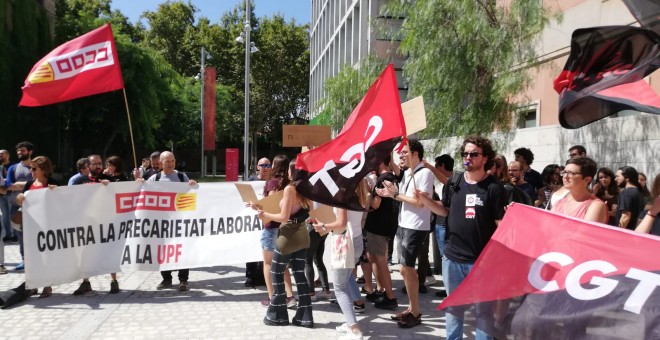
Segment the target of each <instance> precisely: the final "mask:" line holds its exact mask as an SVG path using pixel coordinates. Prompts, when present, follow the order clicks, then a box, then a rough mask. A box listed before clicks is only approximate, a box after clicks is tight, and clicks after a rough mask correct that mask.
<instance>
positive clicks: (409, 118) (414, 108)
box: [401, 96, 426, 136]
mask: <svg viewBox="0 0 660 340" xmlns="http://www.w3.org/2000/svg"><path fill="white" fill-rule="evenodd" d="M401 110H402V111H403V120H404V121H405V122H406V132H407V133H408V135H409V136H410V135H412V134H414V133H415V132H419V131H422V130H424V129H426V111H425V110H424V98H423V97H422V96H419V97H416V98H413V99H411V100H409V101H407V102H405V103H403V104H401Z"/></svg>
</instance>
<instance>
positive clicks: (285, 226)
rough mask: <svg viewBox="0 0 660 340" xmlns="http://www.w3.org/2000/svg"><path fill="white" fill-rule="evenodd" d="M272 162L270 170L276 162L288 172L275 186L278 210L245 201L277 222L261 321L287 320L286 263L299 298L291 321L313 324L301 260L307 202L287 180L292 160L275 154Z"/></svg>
mask: <svg viewBox="0 0 660 340" xmlns="http://www.w3.org/2000/svg"><path fill="white" fill-rule="evenodd" d="M273 163H274V165H275V167H274V168H273V171H276V170H278V169H279V168H278V166H286V168H287V169H288V176H284V177H281V180H280V186H279V187H276V188H277V189H281V190H283V191H284V192H283V196H282V200H281V201H280V212H279V213H277V214H272V213H268V212H265V211H263V210H262V209H261V207H260V206H259V205H258V204H257V203H255V202H249V203H248V205H249V206H250V207H251V208H252V209H254V210H256V211H257V215H258V217H259V218H260V219H262V220H264V219H269V220H272V221H274V222H278V223H281V225H280V226H279V232H278V237H277V240H276V242H275V251H274V255H273V260H272V264H271V267H272V269H271V270H272V285H273V287H274V290H273V295H272V298H271V300H270V305H269V306H268V311H267V312H266V316H265V317H264V324H266V325H269V326H286V325H288V324H289V315H288V313H287V301H286V291H285V289H284V272H285V271H286V270H287V269H286V266H287V264H290V265H291V268H292V269H293V275H294V277H295V279H296V287H297V289H298V296H299V299H300V300H299V304H298V308H297V310H296V315H295V316H294V317H293V319H292V321H291V323H292V324H294V325H296V326H301V327H307V328H312V327H314V317H313V315H312V300H311V297H310V296H309V286H308V284H307V278H306V277H305V261H306V258H307V248H308V247H309V234H308V232H307V228H306V227H305V221H306V220H307V218H308V217H309V209H310V204H311V202H310V201H309V200H308V199H306V198H305V197H303V196H301V195H300V194H299V193H297V192H296V188H295V186H294V184H293V182H292V181H291V179H292V178H291V177H292V175H293V173H292V172H293V170H294V164H291V166H289V159H288V158H287V157H286V156H284V155H278V156H275V159H274V160H273ZM294 163H295V162H294ZM282 186H284V187H282Z"/></svg>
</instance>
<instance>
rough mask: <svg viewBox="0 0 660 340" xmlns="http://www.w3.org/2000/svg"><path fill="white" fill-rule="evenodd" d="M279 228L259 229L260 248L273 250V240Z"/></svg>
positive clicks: (275, 238)
mask: <svg viewBox="0 0 660 340" xmlns="http://www.w3.org/2000/svg"><path fill="white" fill-rule="evenodd" d="M278 231H279V229H277V228H273V229H264V230H262V231H261V248H262V249H263V250H267V251H275V240H277V232H278Z"/></svg>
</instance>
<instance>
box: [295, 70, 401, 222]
mask: <svg viewBox="0 0 660 340" xmlns="http://www.w3.org/2000/svg"><path fill="white" fill-rule="evenodd" d="M405 136H406V126H405V123H404V121H403V113H402V112H401V102H400V100H399V89H398V87H397V84H396V75H395V73H394V66H392V64H390V65H388V66H387V67H386V68H385V70H384V71H383V73H381V75H380V76H379V77H378V79H376V81H375V82H374V83H373V84H372V85H371V87H370V88H369V90H368V91H367V94H366V95H365V96H364V98H362V100H361V101H360V103H359V104H358V105H357V106H356V107H355V109H354V110H353V112H352V113H351V115H350V116H349V117H348V119H347V120H346V124H344V127H343V128H342V130H341V132H340V133H339V135H337V137H336V138H335V139H334V140H332V141H330V142H328V143H325V144H323V145H321V146H320V147H318V148H316V149H313V150H311V151H308V152H305V153H303V154H301V155H299V156H298V160H297V162H296V169H298V172H297V174H296V179H295V181H296V190H297V191H298V192H299V193H300V194H302V195H304V196H305V197H308V198H310V199H312V200H314V201H316V202H319V203H323V204H327V205H330V206H335V207H342V208H347V209H351V210H364V208H363V207H361V206H360V204H359V201H358V197H357V195H356V194H355V188H356V187H357V185H358V183H359V181H360V180H362V178H364V176H366V175H367V174H368V173H369V172H370V171H372V170H374V169H376V168H377V167H378V165H379V164H380V163H381V162H382V161H383V160H384V159H385V158H386V157H387V155H389V154H390V153H391V152H392V149H393V148H394V146H395V145H396V143H397V142H398V141H400V140H401V137H404V138H405Z"/></svg>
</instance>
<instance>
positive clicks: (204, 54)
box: [195, 46, 211, 178]
mask: <svg viewBox="0 0 660 340" xmlns="http://www.w3.org/2000/svg"><path fill="white" fill-rule="evenodd" d="M201 57H202V67H201V69H200V71H199V78H200V79H201V80H202V89H201V91H200V97H201V98H200V100H199V102H200V112H201V115H200V118H201V119H200V121H201V123H202V129H201V132H200V136H201V139H202V144H201V147H200V149H201V150H202V151H201V159H200V170H199V173H200V177H201V178H204V172H205V171H206V167H205V166H204V71H205V68H206V60H207V59H208V60H211V54H209V53H208V52H206V50H205V49H204V47H203V46H202V56H201ZM195 78H197V76H195Z"/></svg>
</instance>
